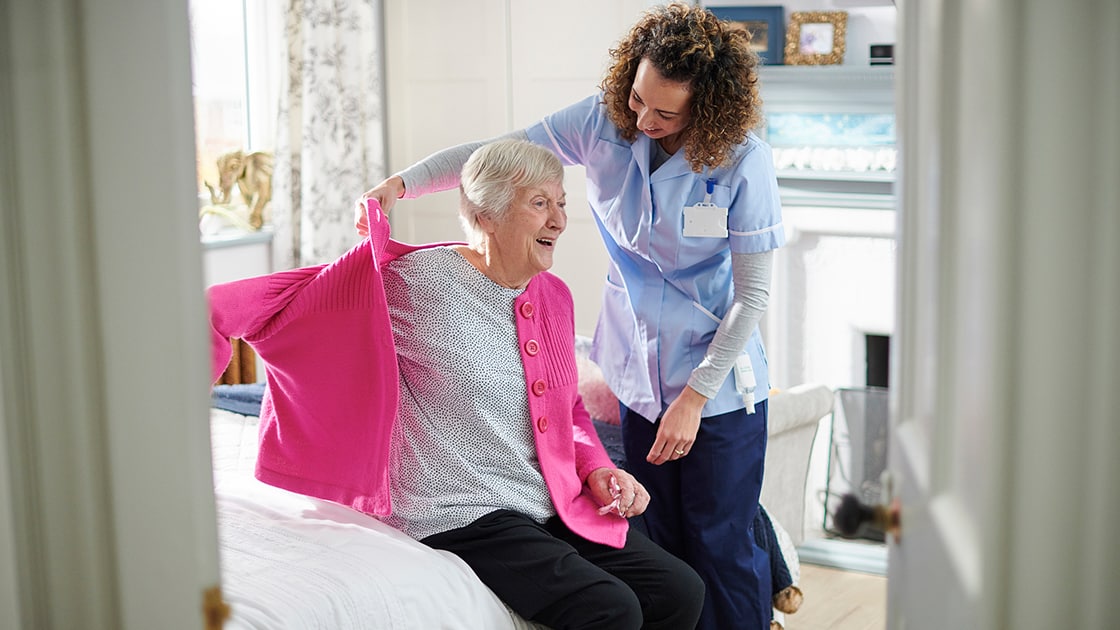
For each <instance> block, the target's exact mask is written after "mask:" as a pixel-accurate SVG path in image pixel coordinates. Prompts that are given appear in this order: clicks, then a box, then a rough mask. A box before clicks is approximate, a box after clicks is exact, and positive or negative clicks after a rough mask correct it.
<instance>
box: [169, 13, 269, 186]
mask: <svg viewBox="0 0 1120 630" xmlns="http://www.w3.org/2000/svg"><path fill="white" fill-rule="evenodd" d="M279 4H280V3H277V2H275V1H274V0H271V1H270V0H190V23H191V64H192V74H193V87H194V109H195V145H196V150H197V158H196V159H197V167H198V189H199V193H200V195H202V198H203V200H204V201H205V202H209V193H208V192H207V190H206V185H205V182H210V183H211V184H217V182H218V169H217V163H216V162H217V158H218V156H219V155H221V154H223V153H226V152H229V151H236V150H239V149H240V150H244V151H246V152H251V151H272V150H274V148H275V129H276V111H277V104H278V102H279V98H278V97H279V85H280V81H279V77H280V69H281V68H282V67H283V65H284V59H283V50H282V48H281V45H282V44H281V41H282V35H283V17H282V14H281V11H282V9H281V8H280V7H279Z"/></svg>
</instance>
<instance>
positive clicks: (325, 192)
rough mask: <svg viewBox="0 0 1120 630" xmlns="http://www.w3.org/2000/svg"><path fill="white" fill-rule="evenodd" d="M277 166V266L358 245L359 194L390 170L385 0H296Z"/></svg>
mask: <svg viewBox="0 0 1120 630" xmlns="http://www.w3.org/2000/svg"><path fill="white" fill-rule="evenodd" d="M285 19H286V26H285V37H286V44H287V54H288V64H287V72H286V73H285V76H284V77H283V78H282V84H281V91H280V109H279V117H278V127H277V130H276V131H277V133H276V151H275V155H276V162H275V168H274V172H273V197H272V221H273V224H274V228H275V237H274V240H273V269H274V270H281V269H290V268H292V267H298V266H305V265H313V264H320V263H325V262H329V261H331V260H334V259H335V258H337V257H338V256H339V255H341V254H342V253H343V252H345V251H346V250H348V249H349V248H350V247H352V246H353V245H354V244H355V243H356V242H357V241H358V236H357V233H356V232H355V231H354V202H355V200H356V199H357V198H358V197H359V196H360V195H361V194H362V193H363V192H365V191H366V190H368V189H369V188H371V187H372V186H373V185H374V184H376V183H377V182H379V181H381V180H382V179H383V178H384V177H385V150H384V128H383V117H384V116H383V114H384V107H383V96H384V95H383V94H382V87H381V86H382V78H381V73H382V65H381V55H382V44H381V42H382V38H381V1H380V0H290V1H289V4H288V9H287V14H286V16H285Z"/></svg>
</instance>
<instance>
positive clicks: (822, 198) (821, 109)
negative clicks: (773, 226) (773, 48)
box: [761, 66, 896, 210]
mask: <svg viewBox="0 0 1120 630" xmlns="http://www.w3.org/2000/svg"><path fill="white" fill-rule="evenodd" d="M761 92H762V99H763V107H764V111H765V113H766V118H767V124H766V125H765V129H764V130H763V135H764V136H765V137H766V139H767V140H768V141H769V142H770V144H771V146H772V147H773V148H774V156H775V167H776V169H777V174H778V184H779V186H780V188H781V192H782V202H783V204H784V205H786V206H811V207H827V208H849V209H872V210H893V209H894V208H895V197H894V182H895V173H896V164H895V157H896V150H895V143H894V68H893V67H891V66H878V67H856V66H764V67H763V68H762V71H761Z"/></svg>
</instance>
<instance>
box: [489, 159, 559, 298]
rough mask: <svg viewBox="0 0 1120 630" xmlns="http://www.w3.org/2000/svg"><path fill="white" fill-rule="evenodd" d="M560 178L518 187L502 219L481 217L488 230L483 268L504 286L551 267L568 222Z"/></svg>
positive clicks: (526, 280) (522, 284)
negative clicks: (558, 241) (558, 242)
mask: <svg viewBox="0 0 1120 630" xmlns="http://www.w3.org/2000/svg"><path fill="white" fill-rule="evenodd" d="M566 204H567V199H566V197H565V194H564V184H563V182H561V181H553V182H548V183H546V184H542V185H539V186H530V187H524V188H518V189H517V190H516V192H515V195H514V198H513V203H511V204H510V207H509V210H507V211H506V213H505V214H504V215H503V217H502V218H501V219H500V220H494V219H491V218H488V217H480V220H481V223H482V228H483V230H485V233H486V237H485V239H484V247H483V251H484V252H485V258H486V263H485V264H486V267H487V269H486V270H485V271H484V273H486V275H487V276H489V277H490V278H491V279H492V280H494V281H495V282H497V283H498V284H501V285H503V286H507V287H512V288H524V287H525V285H527V284H528V283H529V280H531V279H532V278H533V276H535V275H537V274H538V273H540V272H542V271H547V270H548V269H550V268H551V267H552V254H553V252H554V251H555V249H556V240H557V239H558V238H559V237H560V235H561V234H562V233H563V232H564V228H566V227H567V225H568V215H567V213H566V211H565V205H566Z"/></svg>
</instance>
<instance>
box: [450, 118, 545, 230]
mask: <svg viewBox="0 0 1120 630" xmlns="http://www.w3.org/2000/svg"><path fill="white" fill-rule="evenodd" d="M563 181H564V165H563V164H561V163H560V160H559V158H557V157H556V156H555V155H553V154H552V152H551V151H549V150H548V149H545V148H544V147H542V146H540V145H537V144H533V143H532V142H528V141H526V140H497V141H495V142H491V143H489V144H485V145H483V146H481V147H479V148H478V150H476V151H475V152H474V153H472V154H471V157H470V158H469V159H468V160H467V163H466V164H464V165H463V171H462V173H461V174H460V177H459V182H460V183H459V222H460V223H461V224H462V225H463V232H465V233H466V235H467V241H468V242H469V243H470V244H471V245H472V246H474V245H478V244H479V243H481V242H482V239H483V237H484V236H485V232H484V231H483V229H482V225H481V223H480V222H479V219H480V218H481V217H485V218H487V219H489V220H491V221H494V222H497V223H500V222H502V221H504V220H505V217H506V213H507V212H508V211H509V208H510V206H511V205H512V204H513V200H514V197H516V196H517V191H518V190H519V189H522V188H530V187H535V186H541V185H543V184H548V183H552V182H563Z"/></svg>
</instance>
